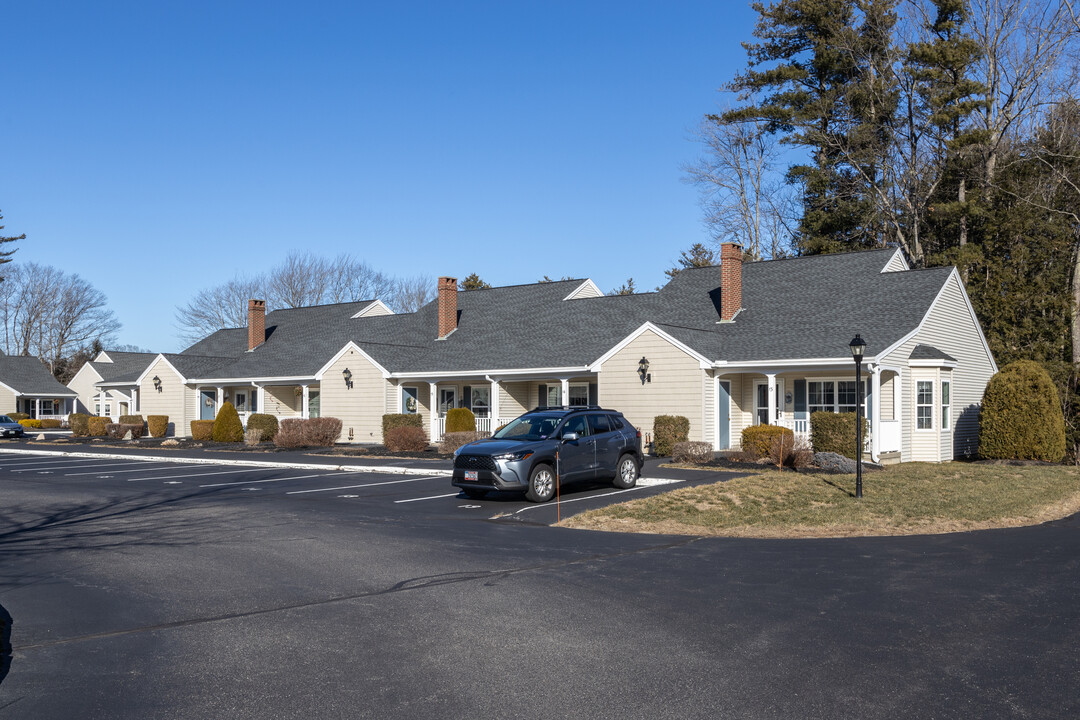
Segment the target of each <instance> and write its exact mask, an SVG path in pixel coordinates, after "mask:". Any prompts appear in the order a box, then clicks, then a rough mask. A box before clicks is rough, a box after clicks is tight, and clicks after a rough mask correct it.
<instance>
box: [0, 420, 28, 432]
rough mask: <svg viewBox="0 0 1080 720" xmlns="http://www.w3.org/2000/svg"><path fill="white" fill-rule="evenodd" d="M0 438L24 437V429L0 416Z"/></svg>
mask: <svg viewBox="0 0 1080 720" xmlns="http://www.w3.org/2000/svg"><path fill="white" fill-rule="evenodd" d="M0 436H3V437H26V429H25V428H23V426H22V425H20V424H19V423H17V422H15V421H14V420H12V419H11V418H9V417H8V416H7V415H0Z"/></svg>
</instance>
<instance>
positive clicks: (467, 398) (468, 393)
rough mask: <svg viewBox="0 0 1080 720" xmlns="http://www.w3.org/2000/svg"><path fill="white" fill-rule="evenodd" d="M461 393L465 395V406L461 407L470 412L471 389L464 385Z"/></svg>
mask: <svg viewBox="0 0 1080 720" xmlns="http://www.w3.org/2000/svg"><path fill="white" fill-rule="evenodd" d="M463 392H464V395H465V404H464V405H462V406H461V407H467V408H469V409H470V410H472V387H471V386H469V385H466V386H465V388H464V390H463Z"/></svg>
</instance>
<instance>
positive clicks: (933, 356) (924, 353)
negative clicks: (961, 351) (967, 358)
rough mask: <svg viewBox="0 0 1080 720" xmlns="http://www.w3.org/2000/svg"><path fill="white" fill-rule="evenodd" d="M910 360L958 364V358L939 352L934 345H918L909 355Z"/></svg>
mask: <svg viewBox="0 0 1080 720" xmlns="http://www.w3.org/2000/svg"><path fill="white" fill-rule="evenodd" d="M908 359H909V360H945V361H948V362H956V358H954V357H953V356H952V355H950V354H948V353H947V352H944V351H942V350H938V349H937V348H936V347H934V346H933V345H916V346H915V347H913V348H912V349H911V354H910V355H908Z"/></svg>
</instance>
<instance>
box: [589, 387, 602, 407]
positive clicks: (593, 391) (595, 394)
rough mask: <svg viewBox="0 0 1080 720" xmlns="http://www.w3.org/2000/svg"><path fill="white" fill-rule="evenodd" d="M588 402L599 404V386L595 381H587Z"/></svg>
mask: <svg viewBox="0 0 1080 720" xmlns="http://www.w3.org/2000/svg"><path fill="white" fill-rule="evenodd" d="M589 404H590V405H599V404H600V388H599V387H598V386H597V384H596V383H589Z"/></svg>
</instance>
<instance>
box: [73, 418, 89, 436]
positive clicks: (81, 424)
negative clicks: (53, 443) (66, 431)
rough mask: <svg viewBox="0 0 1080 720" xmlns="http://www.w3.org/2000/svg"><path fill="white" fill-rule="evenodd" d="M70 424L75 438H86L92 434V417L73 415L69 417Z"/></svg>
mask: <svg viewBox="0 0 1080 720" xmlns="http://www.w3.org/2000/svg"><path fill="white" fill-rule="evenodd" d="M68 424H69V425H71V434H72V435H73V436H74V437H86V436H88V435H89V434H90V416H89V415H87V414H86V413H71V414H70V415H68Z"/></svg>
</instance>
